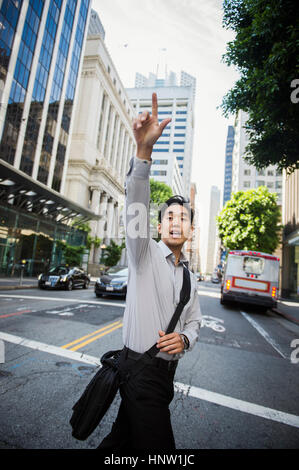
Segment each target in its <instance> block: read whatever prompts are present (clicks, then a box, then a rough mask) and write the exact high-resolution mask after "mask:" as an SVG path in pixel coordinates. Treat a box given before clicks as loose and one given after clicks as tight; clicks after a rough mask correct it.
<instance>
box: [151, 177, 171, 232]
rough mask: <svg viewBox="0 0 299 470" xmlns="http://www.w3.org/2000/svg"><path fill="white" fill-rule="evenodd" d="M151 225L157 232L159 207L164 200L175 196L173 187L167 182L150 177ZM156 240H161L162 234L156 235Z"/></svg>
mask: <svg viewBox="0 0 299 470" xmlns="http://www.w3.org/2000/svg"><path fill="white" fill-rule="evenodd" d="M150 191H151V194H150V203H151V209H150V226H151V229H152V230H153V231H154V232H155V233H157V225H158V208H159V206H160V205H161V204H163V202H165V201H167V199H169V198H170V197H171V196H173V193H172V189H171V187H170V186H168V185H167V184H165V183H162V182H161V181H155V180H154V179H152V178H151V179H150ZM154 239H155V240H156V241H159V240H160V236H159V235H158V236H157V237H154Z"/></svg>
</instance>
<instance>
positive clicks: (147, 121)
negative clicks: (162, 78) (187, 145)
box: [133, 93, 171, 160]
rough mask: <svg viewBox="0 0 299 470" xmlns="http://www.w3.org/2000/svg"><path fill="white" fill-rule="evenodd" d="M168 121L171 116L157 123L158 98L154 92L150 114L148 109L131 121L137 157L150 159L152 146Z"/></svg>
mask: <svg viewBox="0 0 299 470" xmlns="http://www.w3.org/2000/svg"><path fill="white" fill-rule="evenodd" d="M170 121H171V118H167V119H164V121H162V122H161V124H159V121H158V100H157V95H156V93H153V94H152V115H150V113H149V112H148V111H143V113H142V114H140V115H139V116H138V117H137V118H136V119H134V121H133V132H134V137H135V140H136V144H137V157H139V158H141V159H145V160H150V159H151V154H152V149H153V146H154V144H155V143H156V142H157V140H158V139H159V137H160V136H161V134H162V132H163V130H164V129H165V127H166V126H167V125H168V124H169V123H170Z"/></svg>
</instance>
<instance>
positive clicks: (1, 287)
mask: <svg viewBox="0 0 299 470" xmlns="http://www.w3.org/2000/svg"><path fill="white" fill-rule="evenodd" d="M94 285H95V281H91V282H90V283H89V286H90V287H93V286H94ZM20 289H38V286H37V285H36V284H34V285H28V284H27V285H23V286H0V291H1V290H20Z"/></svg>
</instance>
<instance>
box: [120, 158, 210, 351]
mask: <svg viewBox="0 0 299 470" xmlns="http://www.w3.org/2000/svg"><path fill="white" fill-rule="evenodd" d="M150 168H151V162H150V161H147V160H141V159H139V158H137V157H134V158H133V159H132V160H131V162H130V170H129V172H128V174H127V178H126V184H125V188H126V208H125V210H126V220H125V222H126V247H127V253H128V266H129V277H128V286H127V298H126V308H125V312H124V320H123V341H124V345H125V346H127V347H128V348H130V349H132V350H133V351H136V352H139V353H143V352H145V351H147V350H148V349H149V348H150V347H151V346H153V344H155V343H156V342H157V340H158V339H159V330H162V331H166V329H167V327H168V324H169V322H170V320H171V318H172V316H173V313H174V311H175V309H176V306H177V304H178V303H179V300H180V292H181V288H182V283H183V266H182V263H183V262H185V264H187V263H186V260H185V258H184V256H183V254H181V258H180V261H179V263H178V264H177V265H175V256H174V254H173V252H172V251H171V250H170V249H169V248H168V247H167V246H166V245H165V243H164V242H163V241H162V240H161V241H160V242H156V241H155V240H153V239H152V238H150V236H149V199H150V184H149V174H150ZM142 207H144V208H145V209H146V210H144V211H142V210H141V211H139V214H138V209H140V208H142ZM136 208H137V212H136ZM136 217H137V218H136ZM136 221H138V224H139V225H137V228H139V229H140V228H141V230H140V231H141V232H142V233H141V234H140V232H139V235H138V236H136V233H135V232H134V230H133V228H134V224H135V225H136ZM140 226H141V227H140ZM190 277H191V292H190V300H189V302H188V303H187V305H185V307H184V309H183V311H182V314H181V316H180V319H179V321H178V323H177V326H176V328H175V330H174V331H177V332H179V333H182V334H184V335H186V336H187V338H188V340H189V348H188V350H190V349H192V347H193V346H194V344H195V342H196V340H197V338H198V334H199V329H200V324H201V318H202V315H201V311H200V306H199V297H198V293H197V281H196V277H195V276H194V275H193V274H192V273H191V272H190ZM181 356H182V354H168V353H166V352H159V353H158V354H157V357H161V358H163V359H166V360H175V359H179V358H180V357H181Z"/></svg>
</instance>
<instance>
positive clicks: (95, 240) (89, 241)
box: [86, 235, 102, 250]
mask: <svg viewBox="0 0 299 470" xmlns="http://www.w3.org/2000/svg"><path fill="white" fill-rule="evenodd" d="M101 241H102V239H101V238H99V237H97V236H95V237H91V236H90V235H87V242H86V248H88V249H89V250H90V248H91V246H92V245H93V246H94V247H95V248H98V247H99V246H100V244H101Z"/></svg>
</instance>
